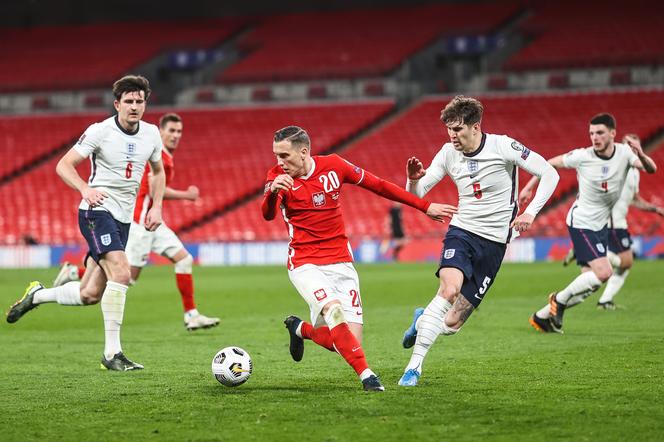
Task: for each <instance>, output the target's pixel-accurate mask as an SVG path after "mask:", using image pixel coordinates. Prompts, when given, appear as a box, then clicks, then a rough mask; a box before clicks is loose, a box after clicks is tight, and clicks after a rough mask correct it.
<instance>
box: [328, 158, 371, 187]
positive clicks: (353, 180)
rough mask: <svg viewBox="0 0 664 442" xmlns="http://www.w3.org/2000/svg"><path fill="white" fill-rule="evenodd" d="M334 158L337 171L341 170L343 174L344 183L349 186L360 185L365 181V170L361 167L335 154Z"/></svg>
mask: <svg viewBox="0 0 664 442" xmlns="http://www.w3.org/2000/svg"><path fill="white" fill-rule="evenodd" d="M332 157H333V158H334V160H335V162H336V165H335V166H336V167H335V169H337V170H339V171H340V172H341V174H342V178H341V181H342V182H344V183H348V184H360V183H361V182H362V181H363V180H364V169H362V168H361V167H360V166H356V165H355V164H353V163H351V162H350V161H348V160H346V159H344V158H341V157H340V156H339V155H336V154H333V155H332Z"/></svg>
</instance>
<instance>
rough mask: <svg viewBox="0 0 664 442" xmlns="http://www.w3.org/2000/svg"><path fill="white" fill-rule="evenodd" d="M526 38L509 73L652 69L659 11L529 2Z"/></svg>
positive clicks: (639, 3) (649, 5)
mask: <svg viewBox="0 0 664 442" xmlns="http://www.w3.org/2000/svg"><path fill="white" fill-rule="evenodd" d="M532 8H533V12H532V15H531V17H530V18H529V19H527V20H526V21H525V23H523V25H522V32H523V33H524V34H526V35H528V36H530V37H531V38H532V41H531V42H530V43H529V44H527V45H526V46H525V47H524V48H523V49H522V50H521V51H519V52H518V53H517V54H516V55H515V56H513V57H512V58H511V59H510V60H509V61H508V63H507V64H506V68H507V69H510V70H535V69H569V68H588V67H599V66H629V65H634V64H637V65H638V64H642V65H655V64H661V63H663V62H664V52H662V48H661V44H660V42H661V41H662V39H663V38H664V26H663V25H664V19H663V17H664V6H662V4H661V2H658V1H656V0H634V1H629V2H626V1H616V2H610V3H607V2H600V1H587V2H577V1H571V0H565V1H562V2H533V3H532Z"/></svg>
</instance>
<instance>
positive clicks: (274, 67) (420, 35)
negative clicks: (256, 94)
mask: <svg viewBox="0 0 664 442" xmlns="http://www.w3.org/2000/svg"><path fill="white" fill-rule="evenodd" d="M518 10H519V6H518V4H517V3H516V2H514V3H502V4H493V3H482V4H479V5H475V6H473V7H472V13H469V7H468V6H467V5H427V6H417V7H415V6H413V7H407V8H403V7H402V8H387V9H372V10H351V11H334V12H324V13H321V12H307V13H300V14H287V15H280V16H270V17H265V18H263V19H262V20H261V21H260V22H259V24H258V25H257V26H256V28H255V30H254V31H253V32H251V33H249V34H248V35H247V36H246V38H245V39H244V40H242V42H241V44H240V47H241V48H242V49H244V51H245V52H247V53H248V55H247V57H246V58H245V59H243V60H241V61H240V62H239V63H237V64H235V65H233V66H231V67H230V68H229V69H228V70H226V71H224V72H222V73H221V75H220V77H219V81H220V82H226V83H230V82H255V81H283V80H302V79H323V78H340V77H367V76H373V75H382V74H385V73H388V72H391V71H393V70H394V69H395V68H397V67H398V66H399V64H400V63H401V62H402V61H403V60H404V59H405V58H406V57H408V56H410V55H412V54H413V53H415V52H416V51H418V50H419V49H422V48H423V47H424V46H426V45H427V44H430V43H432V42H433V41H435V39H436V38H438V37H440V36H443V35H449V34H456V35H459V34H462V35H463V34H482V33H488V32H491V31H493V30H495V29H496V28H497V27H498V26H499V25H500V24H502V23H503V22H505V21H506V20H508V19H509V18H510V17H512V16H513V15H514V14H516V12H517V11H518ZM285 30H287V31H288V32H284V31H285ZM406 36H407V37H406Z"/></svg>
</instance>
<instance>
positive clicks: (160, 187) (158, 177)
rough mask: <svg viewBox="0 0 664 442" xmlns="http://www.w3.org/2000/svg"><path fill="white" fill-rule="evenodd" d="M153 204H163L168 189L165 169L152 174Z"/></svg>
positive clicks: (159, 205)
mask: <svg viewBox="0 0 664 442" xmlns="http://www.w3.org/2000/svg"><path fill="white" fill-rule="evenodd" d="M151 190H152V204H153V205H155V206H158V207H161V206H162V202H163V200H164V192H165V190H166V175H165V174H164V172H163V170H162V171H161V172H159V173H155V174H154V175H153V176H152V189H151Z"/></svg>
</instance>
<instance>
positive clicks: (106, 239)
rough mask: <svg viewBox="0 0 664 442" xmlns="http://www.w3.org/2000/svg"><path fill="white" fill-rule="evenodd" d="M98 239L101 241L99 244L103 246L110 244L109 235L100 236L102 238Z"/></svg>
mask: <svg viewBox="0 0 664 442" xmlns="http://www.w3.org/2000/svg"><path fill="white" fill-rule="evenodd" d="M99 239H100V240H101V243H102V244H103V245H105V246H107V245H109V244H110V243H111V234H110V233H107V234H105V235H102V236H100V237H99Z"/></svg>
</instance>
